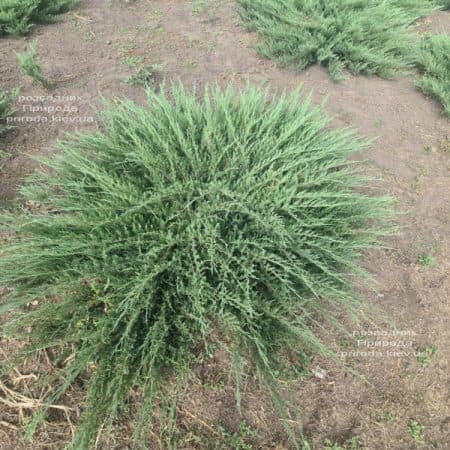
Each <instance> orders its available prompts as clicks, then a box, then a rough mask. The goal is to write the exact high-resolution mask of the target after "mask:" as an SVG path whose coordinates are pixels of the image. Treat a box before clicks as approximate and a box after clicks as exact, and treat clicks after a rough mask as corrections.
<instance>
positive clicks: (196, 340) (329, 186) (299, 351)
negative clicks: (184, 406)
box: [0, 87, 390, 449]
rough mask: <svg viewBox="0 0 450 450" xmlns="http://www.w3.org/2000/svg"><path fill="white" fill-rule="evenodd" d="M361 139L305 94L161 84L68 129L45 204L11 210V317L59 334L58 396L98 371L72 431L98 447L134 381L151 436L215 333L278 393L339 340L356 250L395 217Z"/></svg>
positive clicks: (20, 329)
mask: <svg viewBox="0 0 450 450" xmlns="http://www.w3.org/2000/svg"><path fill="white" fill-rule="evenodd" d="M364 145H365V142H364V141H362V140H361V139H360V138H358V137H357V136H356V135H355V133H354V132H352V131H349V130H332V129H330V128H329V125H328V119H327V118H326V117H325V116H324V115H323V113H322V111H321V108H320V107H313V106H312V105H311V101H310V99H309V98H306V99H304V100H302V101H300V100H299V97H298V93H296V94H292V93H291V94H289V95H286V96H282V97H281V98H278V99H274V98H273V97H270V96H268V95H267V94H264V93H261V92H260V91H258V90H255V89H253V88H249V89H247V90H246V91H245V92H243V93H242V94H241V95H240V96H235V95H234V94H233V92H232V91H231V90H229V89H228V90H226V91H220V90H208V89H207V90H206V92H205V93H204V95H203V100H197V95H196V94H195V93H192V94H191V93H188V92H186V91H185V90H183V88H181V87H177V88H174V89H173V90H172V91H171V92H170V95H169V94H166V93H165V91H164V89H163V90H162V92H161V93H159V94H155V93H153V92H149V93H148V106H146V107H145V108H143V107H140V106H137V105H136V104H134V103H132V102H131V101H128V100H126V101H123V102H116V103H114V104H113V105H111V106H110V107H108V108H107V110H106V112H105V113H104V115H103V128H102V130H101V131H98V132H93V133H89V134H78V135H76V136H75V137H74V138H72V139H70V140H67V141H65V142H62V143H61V144H60V153H59V156H56V157H55V158H54V159H52V160H50V161H48V162H47V165H48V167H49V169H50V170H46V171H44V172H42V173H38V174H36V175H35V176H33V177H32V179H31V180H30V181H29V183H28V184H27V185H25V187H24V188H23V190H22V194H23V196H24V198H25V199H26V200H27V203H26V204H28V205H29V204H32V205H33V208H32V209H31V210H30V208H28V209H25V210H24V211H23V213H21V214H20V215H11V214H10V215H4V216H3V218H2V222H3V226H4V231H6V232H7V233H8V235H9V241H8V243H7V244H5V245H4V246H3V248H2V250H1V255H0V284H1V285H5V286H8V287H9V288H10V294H9V297H8V298H7V299H6V300H5V301H4V303H3V305H1V309H2V310H3V312H6V311H8V314H9V315H12V317H10V319H9V320H8V322H7V324H6V325H5V326H3V328H2V329H1V330H2V333H3V335H4V336H7V337H10V338H18V339H22V340H23V339H24V338H29V340H30V344H29V346H28V347H27V348H26V349H25V350H24V353H23V354H24V355H29V354H32V353H33V352H35V351H37V350H39V349H43V348H54V349H59V352H60V354H61V357H60V358H59V361H64V363H60V364H59V367H60V369H59V370H60V373H59V376H58V377H57V379H58V380H61V381H60V384H59V385H58V384H57V383H55V384H54V390H53V392H52V393H50V394H49V396H48V398H47V399H46V401H47V403H52V402H55V401H56V400H57V399H58V398H59V397H60V396H61V395H62V394H63V393H64V392H65V391H66V390H67V388H68V387H69V386H70V385H71V384H72V383H74V382H75V380H76V379H77V378H78V377H79V376H80V375H81V374H83V376H84V377H86V376H87V374H90V377H89V381H88V383H87V396H86V405H85V411H84V419H83V420H82V422H81V424H80V425H79V428H78V432H77V434H76V437H75V440H74V443H73V445H74V448H77V449H87V448H90V445H91V444H92V442H93V439H94V438H95V436H96V434H97V432H98V430H99V429H100V427H101V426H102V424H104V423H105V422H106V424H108V423H110V421H111V420H112V419H113V418H114V417H116V416H117V414H118V413H119V412H120V411H121V409H122V407H123V406H124V404H125V403H126V399H127V395H128V394H129V393H130V390H131V389H132V388H140V390H141V391H142V393H143V398H144V399H145V401H144V403H143V405H142V408H141V409H140V413H139V414H138V416H137V417H136V423H137V425H136V433H135V434H136V436H138V435H139V434H140V431H141V430H142V427H141V425H143V424H144V423H145V424H150V423H151V412H152V408H153V407H154V404H155V401H157V400H165V401H163V402H162V403H161V405H167V401H168V400H167V399H169V398H172V397H171V394H170V386H172V385H174V384H175V385H182V384H183V383H184V382H185V380H186V379H187V378H188V376H189V373H190V371H191V370H192V367H193V366H194V365H195V361H196V358H197V357H199V355H202V354H204V353H205V352H206V349H207V348H209V346H210V345H212V344H214V345H220V346H221V348H223V349H225V350H226V351H228V352H229V353H230V354H231V355H232V358H231V360H232V361H234V364H233V370H234V372H235V374H236V379H237V380H239V374H240V373H242V370H243V369H244V368H245V367H246V368H248V370H256V372H257V373H258V374H259V375H260V377H261V379H262V380H263V381H264V382H265V383H267V386H269V388H270V390H271V391H272V393H273V394H274V399H275V401H276V404H277V405H278V406H279V405H280V404H281V403H282V402H281V400H280V397H279V395H278V392H279V391H278V389H277V381H278V380H279V377H280V376H281V375H280V373H282V372H281V368H282V367H283V366H285V364H283V361H284V359H283V358H284V357H285V356H286V350H289V354H290V356H289V358H290V359H289V361H292V358H294V356H295V355H297V356H298V357H299V358H302V357H303V356H304V355H305V352H316V353H317V352H318V353H321V354H329V351H328V350H327V347H326V346H325V345H324V344H323V342H322V340H321V338H319V337H318V334H317V333H318V332H319V330H322V331H321V333H326V332H327V330H328V331H330V330H333V329H336V327H338V328H339V327H341V322H340V319H339V317H340V314H342V311H346V312H349V313H352V315H353V314H357V312H358V311H359V310H360V308H361V302H360V301H359V299H358V296H357V295H356V294H355V293H354V291H353V289H352V281H353V279H354V276H358V277H359V276H363V277H364V276H365V272H364V271H363V270H362V269H361V268H360V266H359V265H358V258H359V256H360V255H361V252H362V251H363V250H364V249H366V248H368V247H371V246H373V245H374V244H376V242H377V241H378V238H379V236H380V235H383V234H385V233H388V230H387V228H386V226H387V225H386V224H387V223H389V219H388V216H389V213H388V211H389V203H390V200H389V199H388V198H384V197H376V196H372V195H368V194H367V193H364V192H365V191H367V186H368V180H367V178H366V177H365V176H363V175H361V173H360V170H359V164H358V163H356V162H355V161H354V160H349V159H348V157H349V156H350V155H352V154H354V153H355V152H356V151H359V150H360V149H361V148H362V147H364ZM25 305H26V306H25ZM69 356H70V357H69ZM294 360H295V358H294ZM252 368H253V369H252ZM236 386H239V383H238V382H237V383H236ZM238 394H239V389H238V388H237V399H238V398H239V395H238ZM170 404H171V403H170ZM169 409H170V408H169ZM173 410H174V409H171V411H173ZM280 411H282V409H280ZM169 416H170V414H169ZM41 418H42V415H37V416H36V420H35V421H33V422H31V425H30V426H31V427H32V428H33V427H34V426H35V425H36V424H37V423H38V422H39V419H41Z"/></svg>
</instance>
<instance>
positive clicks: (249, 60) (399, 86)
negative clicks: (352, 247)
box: [0, 0, 450, 450]
mask: <svg viewBox="0 0 450 450" xmlns="http://www.w3.org/2000/svg"><path fill="white" fill-rule="evenodd" d="M418 28H419V30H420V31H421V32H443V31H445V32H449V31H450V14H449V13H438V14H435V15H434V16H432V17H430V18H427V19H426V20H424V21H423V22H422V23H421V24H419V25H418ZM34 39H37V40H38V55H39V61H40V63H41V65H42V67H43V70H44V73H45V75H46V76H47V77H48V78H50V79H52V80H55V81H58V83H57V86H56V88H55V89H54V90H52V91H51V92H45V91H44V90H43V89H41V88H40V87H39V86H37V85H35V84H32V83H31V82H30V81H29V80H27V79H26V78H24V77H23V75H21V73H20V71H19V68H18V64H17V60H16V56H15V53H14V52H21V51H23V50H24V49H25V48H26V47H27V46H28V44H29V42H30V41H32V40H34ZM256 42H257V37H256V36H255V35H253V34H250V33H247V32H246V31H245V30H244V29H243V28H242V27H241V26H240V24H239V18H238V7H237V5H236V3H235V2H234V1H233V0H222V1H220V2H219V1H215V0H193V1H191V2H189V1H185V0H135V1H130V2H128V3H126V2H122V1H119V0H110V1H107V0H89V1H88V0H84V1H82V2H81V3H80V5H79V6H78V7H77V8H76V9H75V10H74V11H72V12H70V13H68V14H66V15H65V16H63V17H62V19H61V22H59V23H57V24H54V25H49V26H45V27H40V26H39V27H36V28H34V29H33V31H32V33H31V34H30V35H29V36H28V37H26V38H5V39H1V40H0V61H1V62H0V88H1V89H12V88H14V87H16V86H20V87H21V89H22V94H21V95H23V96H24V97H30V98H28V99H21V100H20V101H18V102H17V103H16V107H17V112H16V114H15V116H16V117H37V116H41V117H47V122H42V121H41V122H40V123H39V122H37V121H36V120H37V119H34V120H35V121H34V122H27V123H25V122H23V123H19V122H18V123H17V128H16V129H15V130H14V131H13V132H12V133H10V134H9V135H8V136H7V137H6V138H4V139H3V140H2V141H0V147H1V148H2V149H4V150H6V151H7V152H8V153H10V155H11V157H10V158H9V160H8V161H6V163H5V164H4V166H3V169H2V170H1V172H0V206H2V207H10V206H11V205H15V204H17V203H18V202H20V200H19V199H18V196H17V189H18V187H19V186H20V183H21V182H22V180H23V178H24V176H26V175H27V174H28V173H30V172H31V171H32V170H33V169H34V168H35V167H36V166H37V165H38V164H39V163H38V162H36V161H34V160H33V159H32V157H33V156H36V155H48V154H50V153H51V152H52V151H54V150H53V149H54V144H55V142H56V141H57V140H58V139H60V138H61V137H63V136H64V133H66V132H72V131H75V130H86V129H89V128H93V127H95V126H96V122H97V116H96V109H97V108H99V107H100V106H101V97H102V96H104V97H106V98H111V97H113V96H117V97H122V96H128V97H131V98H133V99H135V100H136V101H138V102H141V103H143V102H145V92H144V90H143V88H142V87H134V86H131V85H128V84H126V83H124V79H125V78H126V77H127V76H130V75H132V74H133V73H135V72H136V68H137V65H139V64H141V63H146V64H158V65H159V66H158V70H157V71H156V74H155V83H158V82H160V81H161V80H162V79H165V80H166V81H167V82H170V81H177V80H181V81H182V82H183V83H184V84H186V85H188V86H189V85H194V84H196V85H197V86H198V87H199V88H201V87H202V86H203V85H204V84H205V83H218V84H220V85H225V84H227V83H229V82H231V83H233V84H234V85H235V86H236V87H240V86H244V85H245V84H246V83H247V82H251V83H254V84H257V85H260V86H264V87H270V88H271V89H275V90H278V89H280V90H281V89H287V90H291V89H294V88H297V87H298V86H301V85H302V86H303V87H304V89H305V90H306V91H310V90H314V98H315V100H316V101H317V102H320V101H322V100H323V99H325V98H326V97H327V98H328V103H327V106H326V111H327V112H328V113H329V114H330V115H332V116H333V118H334V119H333V124H335V125H336V126H351V127H356V128H357V129H358V130H359V131H360V133H361V134H362V135H364V136H367V137H369V138H376V139H375V141H374V143H373V145H372V146H371V147H370V148H369V149H368V150H367V151H366V152H365V153H364V154H362V155H361V156H360V157H361V159H365V160H367V162H366V165H367V170H368V172H370V173H371V174H372V175H374V176H375V177H376V178H377V180H378V181H377V182H376V186H377V192H379V193H389V194H392V195H393V196H395V198H396V199H397V201H398V204H397V207H398V209H399V210H400V211H402V212H403V215H402V216H401V217H400V219H399V220H400V222H401V223H402V225H403V226H404V228H403V230H402V232H401V234H400V235H399V236H397V237H395V238H392V239H391V240H390V242H389V245H390V249H386V250H385V251H382V252H374V253H373V254H367V256H366V258H365V259H364V265H365V266H366V267H367V268H369V269H370V270H371V271H372V272H373V273H374V276H375V280H376V282H377V285H376V288H375V289H372V290H368V289H362V295H363V296H364V297H365V298H366V299H367V301H368V302H370V303H371V304H373V305H374V306H376V307H378V308H379V309H380V310H382V311H383V312H384V313H385V314H386V315H387V316H388V317H390V318H391V319H392V321H393V322H394V323H395V324H396V329H397V330H398V332H397V333H394V332H393V328H392V327H388V326H386V327H384V328H381V329H378V331H377V332H378V333H380V332H385V333H387V336H383V335H380V334H378V335H370V336H366V337H360V341H359V342H346V341H344V339H343V338H342V339H341V341H342V342H340V344H344V346H345V345H347V347H346V348H347V349H348V352H349V355H347V356H346V361H347V362H350V363H351V364H352V365H353V366H354V367H355V368H356V370H358V371H359V372H360V373H361V374H363V375H364V376H365V378H366V381H362V380H361V379H360V378H358V377H357V376H354V375H351V374H349V373H346V372H344V371H343V370H342V369H340V368H339V367H337V365H336V364H333V363H330V362H327V361H323V360H314V361H312V363H311V366H310V372H309V375H307V376H306V377H305V378H304V379H302V380H299V381H297V382H295V383H293V386H291V387H294V392H295V397H296V399H295V400H296V401H297V402H298V405H299V408H300V409H299V413H300V414H301V416H302V423H303V431H304V434H305V436H306V437H307V438H308V441H309V442H310V444H311V445H312V448H313V449H322V448H324V445H325V444H324V442H325V440H326V439H329V440H330V441H331V442H333V443H337V444H341V445H343V444H344V443H345V441H346V440H347V439H349V438H351V437H354V436H356V437H357V438H358V439H359V441H360V442H361V444H362V445H363V447H364V448H367V449H370V450H384V449H392V450H403V449H404V450H410V449H419V448H421V449H439V450H446V449H448V448H450V389H449V387H450V377H449V373H450V372H449V361H450V346H449V345H448V343H449V341H450V326H449V317H450V315H449V313H450V306H449V299H450V278H449V273H450V271H449V268H450V263H449V261H450V260H449V254H450V248H449V242H450V240H449V235H450V226H449V225H450V223H449V222H450V202H449V199H450V178H449V168H450V165H449V158H450V121H449V120H448V119H447V118H445V117H443V116H442V115H441V112H440V106H439V105H438V104H437V103H435V102H434V101H433V100H430V99H427V98H426V97H424V96H423V95H422V94H421V93H420V92H419V91H418V90H417V89H416V88H415V75H414V74H411V75H410V76H407V77H400V78H398V79H395V80H382V79H379V78H366V77H354V76H351V75H348V76H347V78H346V79H345V80H344V81H342V82H340V83H337V84H336V83H333V82H332V81H331V80H330V78H329V77H328V75H327V73H326V72H325V71H324V70H322V69H321V68H320V67H312V68H310V69H309V70H306V71H304V72H301V73H298V72H294V71H291V70H288V69H282V68H280V67H277V65H276V64H275V63H273V62H271V61H268V60H265V59H262V58H260V57H259V56H258V55H257V53H256V51H255V49H254V46H255V44H256ZM42 95H43V96H48V95H52V96H54V97H56V96H69V97H70V96H74V97H75V99H73V100H64V101H62V102H58V101H56V99H55V98H53V99H45V100H40V99H37V98H35V97H39V96H42ZM30 105H31V106H34V107H36V106H40V107H42V108H44V109H45V107H54V106H63V107H64V106H66V107H67V106H69V107H72V109H71V110H69V111H67V108H66V111H56V112H48V111H35V112H30V111H29V109H30ZM53 117H54V118H53ZM91 118H92V119H91ZM28 120H31V119H28ZM424 255H432V256H433V257H434V258H435V264H432V263H431V264H427V262H430V261H429V260H427V259H423V258H422V259H421V257H422V256H424ZM375 330H376V329H375V328H374V327H373V326H368V327H367V328H366V329H365V331H366V332H368V333H371V332H373V331H375ZM339 339H340V338H339V336H337V341H338V340H339ZM383 342H389V346H388V347H377V346H378V345H383ZM15 345H16V344H14V343H11V342H6V341H4V342H2V343H1V346H0V347H1V355H2V356H1V358H4V360H5V361H6V360H8V358H9V354H10V353H11V351H12V349H13V348H14V346H15ZM384 345H386V344H384ZM371 346H374V348H372V347H371ZM344 348H345V347H344ZM372 350H374V351H375V353H367V352H370V351H372ZM424 350H425V353H417V352H420V351H424ZM427 351H428V352H429V353H427ZM352 352H353V353H352ZM364 352H365V353H364ZM434 352H435V353H434ZM46 356H47V355H45V354H42V355H41V356H40V357H39V358H37V359H34V360H33V361H30V364H28V365H27V367H25V368H22V369H21V371H20V372H17V373H16V374H15V375H13V376H12V382H11V385H10V386H9V388H14V392H21V393H23V394H24V395H25V396H26V397H32V396H35V395H36V392H34V391H32V390H31V391H30V390H28V389H32V388H30V387H29V386H30V385H31V384H30V382H31V381H33V379H34V378H35V377H38V376H39V374H40V373H41V372H42V371H43V368H44V367H46V366H48V365H51V364H52V363H51V360H49V359H47V357H46ZM223 364H224V361H223V358H222V357H221V355H220V354H219V355H215V357H214V358H212V359H211V361H210V362H209V363H208V364H205V365H204V367H202V368H199V374H198V375H199V379H200V380H201V382H200V383H197V384H195V383H194V384H193V385H192V386H191V387H190V388H189V389H188V390H187V391H186V392H185V393H184V394H183V396H182V401H181V404H180V411H179V427H180V430H181V433H180V445H179V448H184V449H214V448H238V447H236V446H237V444H232V443H231V442H232V440H231V439H228V441H227V438H226V437H224V436H223V435H220V436H219V435H217V432H215V431H214V430H213V429H212V427H216V426H217V425H220V424H221V425H222V426H223V427H224V429H226V430H227V433H228V434H233V433H234V432H237V431H238V428H239V420H240V419H239V416H238V414H237V413H236V411H235V408H234V399H233V390H232V388H227V387H224V386H223V385H224V384H225V385H227V379H223V377H221V375H218V374H219V373H220V371H219V368H220V367H221V366H222V365H223ZM425 366H426V367H425ZM24 376H25V377H24ZM13 381H14V383H13ZM256 386H257V384H256V383H254V380H252V379H248V380H247V381H246V385H245V386H244V397H243V411H244V417H245V419H246V421H247V423H248V424H249V425H250V426H251V427H252V428H254V429H255V430H256V436H255V437H248V442H249V443H250V445H251V448H255V449H269V448H277V449H288V448H290V447H289V445H288V443H287V441H286V438H285V435H284V433H283V430H282V428H281V427H280V425H279V424H278V422H277V421H276V419H275V414H274V411H273V409H272V407H271V405H270V401H269V400H268V399H267V396H266V395H264V394H263V393H262V392H261V391H260V390H259V389H258V388H257V387H256ZM81 399H82V386H79V387H74V389H73V391H72V392H71V394H70V395H68V396H67V398H65V400H64V405H65V406H66V407H69V408H71V410H70V411H69V410H68V411H65V410H55V411H54V412H52V414H51V415H50V417H49V420H48V423H47V425H46V427H44V429H43V430H41V431H40V432H39V433H38V434H37V436H36V438H35V441H34V442H33V443H27V441H25V440H24V439H23V438H22V427H23V424H24V422H25V421H26V417H27V416H28V415H29V412H30V410H31V409H33V407H34V406H35V404H30V403H27V401H25V400H24V399H23V398H17V397H14V394H12V393H11V392H9V393H8V392H7V391H5V390H4V389H0V449H2V450H13V449H17V450H22V449H35V448H43V449H60V448H63V446H64V441H65V440H67V439H68V438H69V437H70V433H71V425H70V422H69V420H68V418H69V419H70V421H71V422H74V423H76V420H77V417H78V415H79V409H80V408H81V403H80V402H81ZM412 421H416V422H417V423H419V424H420V425H423V426H424V432H423V443H420V442H418V441H420V439H419V438H417V439H414V436H413V434H414V433H413V432H412V430H411V423H412ZM130 426H131V425H130V424H128V423H127V420H126V418H123V420H121V421H120V422H118V424H117V429H116V430H115V432H114V436H113V438H109V439H106V438H105V440H104V441H102V440H101V441H100V442H99V447H100V448H104V449H116V448H117V449H126V448H129V447H128V445H129V437H130V434H131V431H130ZM416 437H417V436H416ZM150 440H151V442H152V444H151V448H155V449H156V448H163V449H164V448H167V447H165V444H164V443H161V442H158V438H157V436H156V435H155V436H152V437H150ZM227 442H228V444H227ZM233 445H234V447H233Z"/></svg>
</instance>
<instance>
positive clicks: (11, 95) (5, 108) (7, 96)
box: [0, 89, 19, 136]
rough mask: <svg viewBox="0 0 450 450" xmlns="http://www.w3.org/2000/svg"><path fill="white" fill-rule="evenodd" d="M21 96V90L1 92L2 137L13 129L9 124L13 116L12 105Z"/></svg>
mask: <svg viewBox="0 0 450 450" xmlns="http://www.w3.org/2000/svg"><path fill="white" fill-rule="evenodd" d="M18 95H19V89H13V90H12V91H11V92H6V91H1V92H0V136H1V135H2V134H4V133H5V132H6V131H8V130H10V129H11V125H9V124H8V123H7V121H8V117H10V116H11V115H12V114H13V112H14V111H13V110H12V103H13V101H14V100H15V99H16V97H17V96H18Z"/></svg>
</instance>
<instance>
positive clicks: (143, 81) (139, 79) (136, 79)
mask: <svg viewBox="0 0 450 450" xmlns="http://www.w3.org/2000/svg"><path fill="white" fill-rule="evenodd" d="M155 68H156V66H155V65H150V66H144V67H141V68H140V69H139V70H138V71H137V72H136V73H135V74H134V75H131V76H130V77H128V78H127V79H126V80H125V83H127V84H131V85H132V86H144V87H149V86H151V85H152V83H153V76H154V72H155Z"/></svg>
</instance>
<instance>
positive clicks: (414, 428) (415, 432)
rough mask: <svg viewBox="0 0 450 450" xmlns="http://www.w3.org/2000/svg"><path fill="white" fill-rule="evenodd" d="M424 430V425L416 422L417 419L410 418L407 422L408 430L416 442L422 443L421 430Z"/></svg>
mask: <svg viewBox="0 0 450 450" xmlns="http://www.w3.org/2000/svg"><path fill="white" fill-rule="evenodd" d="M424 431H425V427H424V426H423V425H422V424H421V423H420V422H418V421H417V420H410V421H409V423H408V432H409V434H410V435H411V437H412V438H413V439H414V440H415V441H416V442H417V443H418V444H423V443H424V442H425V441H424V438H423V432H424Z"/></svg>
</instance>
